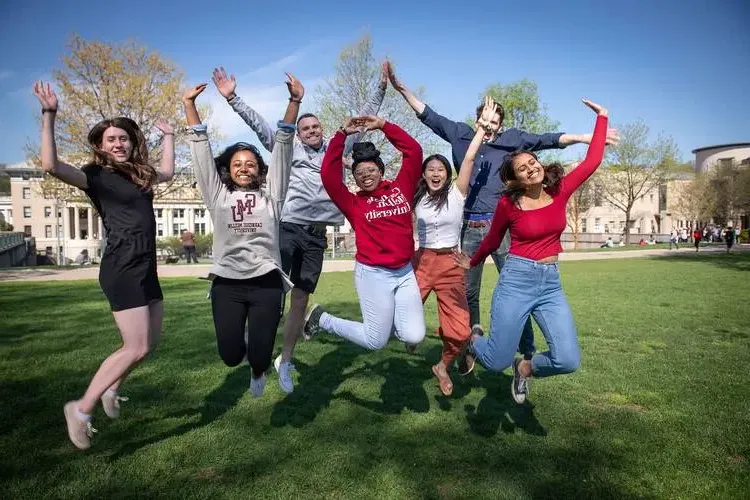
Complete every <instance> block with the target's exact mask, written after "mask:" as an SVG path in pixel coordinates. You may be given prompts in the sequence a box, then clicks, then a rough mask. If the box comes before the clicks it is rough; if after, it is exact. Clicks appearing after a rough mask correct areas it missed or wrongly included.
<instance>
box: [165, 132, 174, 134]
mask: <svg viewBox="0 0 750 500" xmlns="http://www.w3.org/2000/svg"><path fill="white" fill-rule="evenodd" d="M162 135H174V132H164V133H163V134H162Z"/></svg>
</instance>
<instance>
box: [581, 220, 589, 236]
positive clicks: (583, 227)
mask: <svg viewBox="0 0 750 500" xmlns="http://www.w3.org/2000/svg"><path fill="white" fill-rule="evenodd" d="M587 222H588V220H587V219H581V232H582V233H587V232H588V227H587Z"/></svg>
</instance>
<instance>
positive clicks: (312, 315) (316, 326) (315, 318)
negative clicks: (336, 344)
mask: <svg viewBox="0 0 750 500" xmlns="http://www.w3.org/2000/svg"><path fill="white" fill-rule="evenodd" d="M324 312H325V311H323V308H322V307H321V306H320V304H315V305H313V306H312V307H311V308H310V311H309V312H308V313H307V316H305V326H304V328H303V329H302V334H303V335H304V336H305V338H306V339H307V340H310V339H311V338H313V337H314V336H316V335H317V334H318V333H320V331H321V330H322V328H320V317H321V316H322V315H323V313H324Z"/></svg>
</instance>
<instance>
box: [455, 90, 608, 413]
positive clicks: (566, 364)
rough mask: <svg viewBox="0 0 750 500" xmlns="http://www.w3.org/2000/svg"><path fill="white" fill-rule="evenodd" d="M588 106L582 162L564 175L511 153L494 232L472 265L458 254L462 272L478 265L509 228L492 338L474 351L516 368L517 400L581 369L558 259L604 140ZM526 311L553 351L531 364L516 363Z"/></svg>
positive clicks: (487, 362) (478, 340)
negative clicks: (576, 197) (589, 129)
mask: <svg viewBox="0 0 750 500" xmlns="http://www.w3.org/2000/svg"><path fill="white" fill-rule="evenodd" d="M583 102H584V104H586V106H588V107H589V108H591V109H592V110H594V111H595V112H596V113H597V115H598V116H597V119H596V126H595V128H594V135H593V138H592V140H591V144H590V145H589V149H588V152H587V153H586V158H585V159H584V160H583V162H582V163H581V164H580V165H578V167H576V168H575V169H574V170H572V171H571V172H570V173H568V174H567V175H565V174H564V171H563V168H562V166H560V165H559V164H551V165H546V166H545V165H542V164H541V163H540V162H539V160H538V159H537V157H536V155H535V154H534V153H531V152H527V151H518V152H515V153H511V154H510V155H509V156H508V158H507V159H506V160H505V162H504V163H503V165H502V167H501V169H500V178H501V179H502V181H503V182H504V183H505V184H506V186H507V189H506V191H505V192H504V193H503V196H502V197H501V198H500V201H499V202H498V204H497V209H496V210H495V216H494V218H493V219H492V226H491V227H490V231H489V233H488V234H487V236H486V237H485V239H484V240H483V241H482V244H481V245H480V246H479V248H478V249H477V251H476V253H475V254H474V255H473V256H472V257H471V260H469V257H468V256H466V255H463V254H456V260H457V262H458V264H459V265H460V266H462V267H464V268H465V269H469V268H470V267H474V266H477V265H481V264H483V263H484V261H485V259H486V258H487V256H489V255H490V254H491V253H492V252H493V251H494V250H495V249H497V248H498V247H499V246H500V242H501V241H502V240H503V236H505V232H506V231H510V238H511V245H510V251H509V253H508V258H507V261H506V263H505V266H503V270H502V272H501V273H500V278H499V279H498V281H497V285H496V286H495V291H494V293H493V296H492V303H491V316H492V322H491V325H490V336H489V338H484V337H480V336H478V335H476V336H474V338H473V339H472V344H471V350H472V351H473V353H474V355H475V356H476V357H477V359H478V360H479V361H480V362H481V363H482V364H483V365H484V366H485V367H486V368H487V369H489V370H492V371H497V372H500V371H503V370H504V369H506V368H507V367H509V366H510V365H511V363H512V364H513V373H514V377H513V384H512V386H511V393H512V395H513V399H514V400H515V401H516V402H523V401H525V399H526V396H527V391H528V385H527V381H526V378H529V377H531V376H535V377H548V376H550V375H560V374H563V373H570V372H573V371H575V370H577V369H578V367H579V365H580V360H581V354H580V350H579V347H578V338H577V333H576V327H575V323H574V321H573V314H572V312H571V310H570V306H569V305H568V301H567V299H566V298H565V294H564V293H563V291H562V287H561V285H560V274H559V270H558V267H557V256H558V254H559V253H560V252H562V245H561V244H560V235H561V234H562V232H563V231H564V230H565V225H566V217H565V205H566V204H567V202H568V199H569V198H570V196H571V195H572V194H573V192H574V191H575V190H576V189H578V187H579V186H580V185H581V184H582V183H583V182H584V181H585V180H586V179H588V178H589V177H590V176H591V174H593V173H594V171H595V170H596V169H597V167H598V166H599V164H600V163H601V162H602V158H603V156H604V146H605V141H606V140H607V110H606V109H604V108H602V107H601V106H599V105H598V104H595V103H593V102H591V101H588V100H585V99H584V101H583ZM616 141H617V137H616V136H615V137H614V138H613V142H615V143H616ZM472 146H474V145H473V144H472ZM467 154H468V153H467ZM529 314H532V315H533V316H534V319H535V320H536V322H537V324H538V325H539V327H540V328H541V330H542V333H543V334H544V338H545V339H546V340H547V344H548V345H549V351H547V352H543V353H537V354H535V355H534V357H533V358H532V359H531V360H522V359H514V357H515V351H516V347H517V346H518V340H519V339H520V337H521V331H522V330H523V326H524V324H525V323H526V320H527V319H528V317H529Z"/></svg>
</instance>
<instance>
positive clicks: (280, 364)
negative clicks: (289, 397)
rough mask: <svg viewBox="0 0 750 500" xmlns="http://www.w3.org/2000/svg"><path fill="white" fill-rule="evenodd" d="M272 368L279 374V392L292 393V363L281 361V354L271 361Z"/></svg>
mask: <svg viewBox="0 0 750 500" xmlns="http://www.w3.org/2000/svg"><path fill="white" fill-rule="evenodd" d="M273 366H274V368H276V372H277V373H278V374H279V387H281V390H282V391H284V392H286V393H287V394H291V393H292V392H294V380H292V371H293V370H295V368H294V363H292V362H291V361H284V360H283V359H281V354H279V355H278V356H277V357H276V359H275V360H273Z"/></svg>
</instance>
